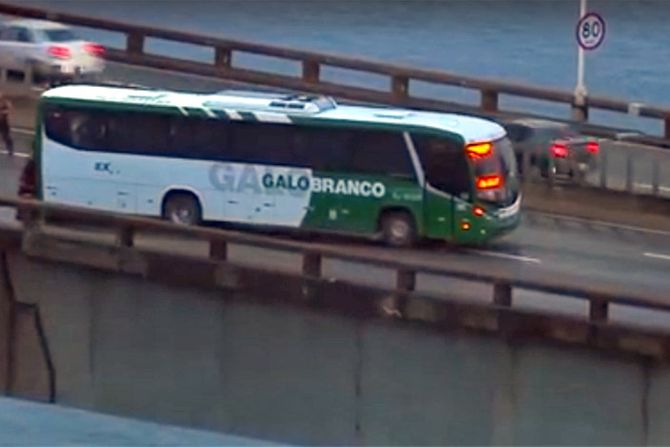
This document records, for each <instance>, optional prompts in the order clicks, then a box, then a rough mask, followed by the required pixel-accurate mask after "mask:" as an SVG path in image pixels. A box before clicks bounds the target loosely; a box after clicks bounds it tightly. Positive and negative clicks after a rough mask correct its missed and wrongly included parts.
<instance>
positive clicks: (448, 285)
mask: <svg viewBox="0 0 670 447" xmlns="http://www.w3.org/2000/svg"><path fill="white" fill-rule="evenodd" d="M17 138H21V136H20V135H18V136H17ZM24 162H25V157H24V156H15V157H11V158H10V157H8V156H7V155H4V154H0V194H2V195H11V194H15V192H16V182H17V179H18V176H19V173H20V170H21V167H22V166H23V163H24ZM0 222H2V224H5V225H6V224H12V223H10V222H13V211H12V210H9V209H4V210H3V209H0ZM51 231H54V232H56V233H59V234H61V235H62V236H63V237H75V238H90V239H93V240H95V241H99V242H105V241H107V242H109V243H112V242H113V240H114V236H113V235H112V234H104V233H101V232H99V231H95V232H84V231H80V230H76V231H74V230H63V229H56V228H54V229H51ZM280 236H282V237H289V236H287V235H280ZM318 240H319V242H325V243H336V244H337V245H338V246H340V247H342V246H346V247H348V248H349V249H350V250H351V251H352V252H360V253H366V254H377V255H379V256H384V257H391V258H397V257H398V256H402V257H403V258H404V259H408V260H415V261H417V262H421V263H424V264H429V265H438V266H444V265H450V266H455V267H458V268H464V269H468V270H470V271H486V272H495V273H506V274H508V275H512V276H514V277H519V278H526V279H533V278H535V279H536V278H547V277H549V278H554V279H556V278H558V279H559V280H560V279H561V278H566V280H568V279H567V278H570V279H569V280H570V281H573V282H575V283H578V284H584V285H587V284H593V283H601V284H602V283H604V284H607V285H608V286H611V287H612V288H613V289H614V290H619V291H621V292H622V293H637V292H644V293H648V294H650V295H658V294H661V295H665V294H667V295H668V300H669V301H670V232H667V233H666V232H662V231H648V230H635V229H631V228H623V227H617V226H613V225H592V224H590V223H588V222H586V221H579V220H576V219H555V218H551V217H547V216H543V215H541V214H526V215H525V216H524V219H523V222H522V224H521V226H520V228H519V229H518V230H517V231H515V232H514V233H512V234H510V235H508V236H506V237H504V238H502V239H499V240H497V241H495V242H493V243H492V244H491V245H489V246H488V247H486V248H483V249H478V250H474V249H464V248H457V247H450V246H446V245H444V244H431V245H429V246H426V247H421V248H419V249H413V250H402V251H401V252H398V251H396V250H393V249H388V248H385V247H381V246H379V245H377V244H374V243H371V242H367V241H360V240H351V239H336V240H334V239H333V238H329V237H319V238H318ZM136 244H137V246H138V247H142V248H150V249H153V250H158V251H166V252H179V253H185V254H188V255H192V256H207V254H208V246H207V245H206V244H205V243H203V242H199V241H190V240H179V239H175V238H173V237H170V238H167V237H161V236H156V235H141V236H140V237H139V238H138V240H137V242H136ZM229 256H230V259H231V260H233V261H236V262H239V263H243V264H249V265H253V266H268V267H272V268H277V267H280V268H284V269H289V270H293V271H298V269H299V268H300V259H299V258H298V256H297V255H292V254H288V253H282V252H278V251H272V250H265V249H259V248H255V247H249V246H242V245H235V246H231V247H230V253H229ZM323 273H324V275H326V276H331V277H336V278H342V279H351V280H357V281H362V282H365V283H368V284H372V285H381V286H389V285H391V284H393V282H394V278H393V273H392V272H391V271H389V270H386V269H381V268H370V267H366V268H360V266H359V265H356V264H353V263H350V262H341V261H337V260H327V261H326V262H324V265H323ZM417 289H418V290H420V291H426V292H436V293H444V292H445V291H448V293H449V295H450V296H453V297H456V298H459V299H463V300H466V301H476V302H489V301H490V300H491V297H492V290H491V286H489V285H484V284H478V283H473V282H468V281H462V280H455V279H450V278H440V277H434V276H430V275H424V276H419V278H418V280H417ZM514 305H515V306H518V307H522V308H527V309H539V310H550V311H552V312H561V313H566V314H570V315H581V316H585V315H587V312H588V309H587V305H586V303H585V302H584V301H581V300H578V299H569V298H563V297H554V296H551V295H549V294H540V293H536V292H531V291H524V290H520V291H515V296H514ZM611 315H612V318H615V319H617V320H620V321H625V322H628V323H634V324H643V325H645V326H660V327H670V315H668V316H665V315H664V314H661V313H658V312H647V311H638V310H634V309H630V308H626V307H617V306H615V307H614V308H613V309H612V311H611Z"/></svg>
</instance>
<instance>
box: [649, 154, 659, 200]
mask: <svg viewBox="0 0 670 447" xmlns="http://www.w3.org/2000/svg"><path fill="white" fill-rule="evenodd" d="M660 183H661V160H659V159H658V158H657V157H656V156H652V158H651V193H652V194H653V195H655V196H657V195H658V194H659V193H660V189H661V187H660Z"/></svg>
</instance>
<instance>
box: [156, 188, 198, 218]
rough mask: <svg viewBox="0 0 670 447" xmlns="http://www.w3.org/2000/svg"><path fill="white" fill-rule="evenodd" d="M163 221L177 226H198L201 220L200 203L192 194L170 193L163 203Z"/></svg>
mask: <svg viewBox="0 0 670 447" xmlns="http://www.w3.org/2000/svg"><path fill="white" fill-rule="evenodd" d="M163 219H165V220H169V221H170V222H172V223H176V224H179V225H198V224H199V223H200V221H201V220H202V210H201V209H200V203H199V202H198V199H197V198H196V197H195V196H194V195H193V194H190V193H185V192H174V193H170V194H168V195H167V197H166V198H165V201H164V203H163Z"/></svg>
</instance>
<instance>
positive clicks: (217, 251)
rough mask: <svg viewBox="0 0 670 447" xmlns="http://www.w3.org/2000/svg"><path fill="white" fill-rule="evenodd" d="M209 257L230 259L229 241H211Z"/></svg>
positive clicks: (222, 259) (219, 259)
mask: <svg viewBox="0 0 670 447" xmlns="http://www.w3.org/2000/svg"><path fill="white" fill-rule="evenodd" d="M209 258H210V259H214V260H217V261H225V260H226V259H228V243H227V242H226V241H222V240H212V241H209Z"/></svg>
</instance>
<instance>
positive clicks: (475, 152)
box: [465, 143, 493, 158]
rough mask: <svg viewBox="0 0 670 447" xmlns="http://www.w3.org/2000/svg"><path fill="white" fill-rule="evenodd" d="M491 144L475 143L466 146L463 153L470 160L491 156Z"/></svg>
mask: <svg viewBox="0 0 670 447" xmlns="http://www.w3.org/2000/svg"><path fill="white" fill-rule="evenodd" d="M492 150H493V144H491V143H475V144H468V145H467V146H466V147H465V152H466V153H467V154H468V157H470V158H484V157H488V156H489V155H491V152H492Z"/></svg>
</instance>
